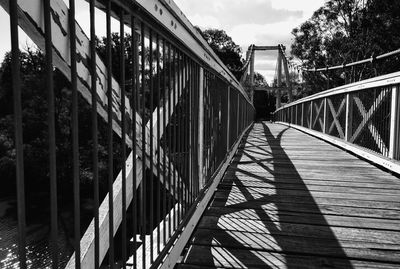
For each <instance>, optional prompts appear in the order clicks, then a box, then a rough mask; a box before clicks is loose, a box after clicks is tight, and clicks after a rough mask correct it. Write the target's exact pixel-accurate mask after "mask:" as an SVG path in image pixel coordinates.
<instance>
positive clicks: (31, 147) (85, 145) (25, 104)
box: [0, 48, 121, 203]
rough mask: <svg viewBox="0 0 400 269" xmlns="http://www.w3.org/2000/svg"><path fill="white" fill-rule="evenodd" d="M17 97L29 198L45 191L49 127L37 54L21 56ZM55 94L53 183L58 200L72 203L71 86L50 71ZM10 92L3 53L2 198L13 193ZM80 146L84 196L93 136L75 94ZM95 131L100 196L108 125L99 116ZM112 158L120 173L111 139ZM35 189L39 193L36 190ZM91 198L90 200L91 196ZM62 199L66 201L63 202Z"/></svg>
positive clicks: (89, 179)
mask: <svg viewBox="0 0 400 269" xmlns="http://www.w3.org/2000/svg"><path fill="white" fill-rule="evenodd" d="M20 63H21V83H22V85H21V92H22V109H23V110H22V114H23V142H24V144H23V149H24V166H25V182H26V184H27V189H29V190H30V191H29V192H27V196H28V197H27V198H28V199H29V198H30V195H31V194H35V195H37V193H38V192H39V193H42V195H46V193H47V192H48V190H49V186H48V184H49V178H48V174H49V165H48V163H49V160H48V156H49V154H48V148H49V146H48V131H47V129H48V126H47V115H48V113H47V95H46V87H45V73H44V71H45V61H44V55H43V54H42V52H41V51H39V50H36V49H32V48H28V50H27V51H26V52H21V54H20ZM54 83H55V85H54V94H55V108H56V110H55V120H56V121H55V131H56V144H57V147H56V154H57V160H56V163H57V179H58V186H59V190H61V189H62V190H63V191H62V192H60V193H59V195H60V199H64V201H67V200H71V199H72V195H66V193H72V145H71V141H72V129H71V91H70V88H71V87H70V83H69V82H68V81H67V79H66V78H65V77H64V76H63V75H62V74H61V72H60V71H58V70H57V69H54ZM10 100H12V87H11V55H10V53H7V54H6V57H5V59H4V61H3V62H2V63H1V66H0V173H1V174H2V177H1V181H2V183H1V184H2V189H1V192H2V194H3V195H10V194H11V193H13V192H14V191H15V157H16V155H15V146H14V142H13V141H14V116H13V107H12V102H11V101H10ZM78 113H79V146H80V149H79V150H80V179H81V188H82V193H90V194H91V193H92V190H91V189H92V187H91V183H92V180H93V177H92V172H91V171H92V170H91V167H92V145H93V141H92V137H91V133H92V132H91V127H92V126H91V107H90V106H89V104H88V103H87V102H86V101H85V100H83V98H82V97H81V96H80V95H79V111H78ZM98 121H99V126H98V128H99V130H98V140H99V148H98V150H99V164H98V165H99V177H100V183H101V185H100V189H101V193H102V194H104V193H105V191H106V188H107V148H106V145H107V137H106V135H105V134H107V132H106V130H107V125H106V124H105V122H104V121H103V120H102V118H100V117H98ZM114 149H115V150H114V153H115V156H116V159H115V163H116V165H115V167H114V173H116V172H117V171H119V169H120V166H121V160H118V156H119V152H120V151H121V142H120V140H119V138H118V137H116V136H114ZM34 190H37V191H34ZM89 196H90V195H89ZM32 199H33V201H34V202H35V203H37V202H41V201H42V202H48V200H47V199H44V200H43V199H42V200H40V199H37V197H36V199H35V198H34V197H32ZM65 199H66V200H65Z"/></svg>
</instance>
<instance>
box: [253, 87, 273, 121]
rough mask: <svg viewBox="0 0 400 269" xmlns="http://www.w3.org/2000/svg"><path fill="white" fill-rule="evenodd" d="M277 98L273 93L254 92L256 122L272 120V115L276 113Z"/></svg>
mask: <svg viewBox="0 0 400 269" xmlns="http://www.w3.org/2000/svg"><path fill="white" fill-rule="evenodd" d="M275 103H276V98H275V95H274V94H273V93H270V92H266V91H254V99H253V104H254V107H255V109H256V120H272V116H271V113H272V112H274V111H275Z"/></svg>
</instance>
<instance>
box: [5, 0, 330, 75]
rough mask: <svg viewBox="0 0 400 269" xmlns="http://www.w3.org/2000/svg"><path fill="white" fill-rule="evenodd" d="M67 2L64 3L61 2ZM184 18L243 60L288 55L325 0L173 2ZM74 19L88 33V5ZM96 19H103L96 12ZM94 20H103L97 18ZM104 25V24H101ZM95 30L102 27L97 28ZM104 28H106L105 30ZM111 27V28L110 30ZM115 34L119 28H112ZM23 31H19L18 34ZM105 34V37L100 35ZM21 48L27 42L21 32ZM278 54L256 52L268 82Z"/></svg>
mask: <svg viewBox="0 0 400 269" xmlns="http://www.w3.org/2000/svg"><path fill="white" fill-rule="evenodd" d="M64 1H66V0H64ZM174 1H175V3H176V4H177V5H178V6H179V7H180V9H181V10H182V11H183V13H184V14H185V15H186V17H187V18H188V19H189V20H190V21H191V22H192V24H193V25H197V26H199V27H200V28H202V29H206V28H217V29H223V30H225V31H226V32H227V34H228V35H229V36H231V37H232V39H233V41H234V42H235V43H236V44H238V45H239V46H241V47H242V51H243V57H245V55H246V51H247V48H248V46H249V45H250V44H255V45H258V46H274V45H278V44H283V45H284V46H286V48H287V49H286V51H287V53H289V52H290V44H291V42H292V35H291V31H292V29H293V28H295V27H298V26H299V25H300V24H301V23H302V22H304V21H306V20H307V19H308V18H310V17H311V15H312V13H313V12H314V11H315V10H317V9H318V8H319V7H321V6H322V5H323V4H324V0H174ZM77 11H78V13H77V20H78V23H79V24H80V25H81V26H82V28H83V29H84V30H88V25H89V22H88V19H89V14H88V5H87V3H86V2H85V1H83V0H78V1H77ZM97 16H104V14H101V13H98V14H97ZM96 21H98V22H99V21H104V20H101V19H97V20H96ZM104 26H105V25H104ZM97 28H98V29H99V28H101V27H97ZM104 28H105V27H104ZM113 28H114V27H113ZM114 29H115V30H116V31H117V29H118V26H117V25H115V28H114ZM20 32H22V31H20ZM103 35H104V34H103ZM0 36H1V37H0V59H2V58H3V56H4V53H5V52H6V51H9V50H10V48H11V45H10V33H9V16H8V14H7V13H6V12H5V11H4V10H3V9H2V8H1V7H0ZM20 43H21V44H20V47H21V48H24V47H26V44H29V43H30V41H29V40H28V39H27V38H26V37H25V35H24V34H23V33H20ZM276 59H277V52H257V53H256V63H255V70H256V71H257V72H259V73H261V74H262V75H264V76H265V77H266V79H267V81H268V82H270V81H272V80H273V76H274V73H275V67H276Z"/></svg>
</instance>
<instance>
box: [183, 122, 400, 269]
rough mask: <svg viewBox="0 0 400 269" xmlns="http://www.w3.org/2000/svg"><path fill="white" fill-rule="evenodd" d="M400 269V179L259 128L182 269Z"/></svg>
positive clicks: (300, 137)
mask: <svg viewBox="0 0 400 269" xmlns="http://www.w3.org/2000/svg"><path fill="white" fill-rule="evenodd" d="M203 267H222V268H248V267H256V268H257V267H258V268H400V179H399V178H397V177H395V176H393V175H391V174H390V173H387V172H385V171H383V170H381V169H379V168H378V167H376V166H374V165H372V164H370V163H368V162H366V161H364V160H361V159H359V158H358V157H355V156H354V155H352V154H349V153H347V152H345V151H343V150H341V149H340V148H337V147H335V146H333V145H331V144H328V143H326V142H324V141H322V140H319V139H317V138H315V137H312V136H310V135H307V134H305V133H302V132H300V131H298V130H296V129H293V128H288V127H286V126H283V125H279V124H271V123H266V122H263V123H255V124H254V127H253V128H252V129H251V131H250V132H249V133H248V135H247V136H245V138H244V139H243V141H242V144H241V146H240V147H239V150H238V152H237V153H236V155H235V158H234V159H233V161H232V163H231V165H230V166H229V168H228V170H227V171H226V173H225V175H224V177H223V179H222V180H221V183H220V184H219V186H218V189H217V191H216V193H215V194H214V197H213V199H212V200H211V202H210V205H209V207H208V208H207V210H206V211H205V213H204V215H203V216H202V218H201V220H200V222H199V224H198V227H197V228H196V230H195V232H194V233H193V236H192V239H191V240H190V243H189V245H188V247H187V251H186V253H185V254H184V256H183V258H182V261H181V263H180V264H179V265H178V268H203Z"/></svg>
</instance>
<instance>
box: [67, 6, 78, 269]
mask: <svg viewBox="0 0 400 269" xmlns="http://www.w3.org/2000/svg"><path fill="white" fill-rule="evenodd" d="M69 29H70V40H69V41H70V53H71V90H72V109H71V111H72V115H71V118H72V162H73V164H72V170H73V172H72V174H73V195H74V251H75V268H77V269H79V268H81V251H80V239H81V232H80V199H79V196H80V193H79V192H80V190H79V140H78V129H79V126H78V89H77V73H76V71H77V70H76V30H75V0H70V1H69Z"/></svg>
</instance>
